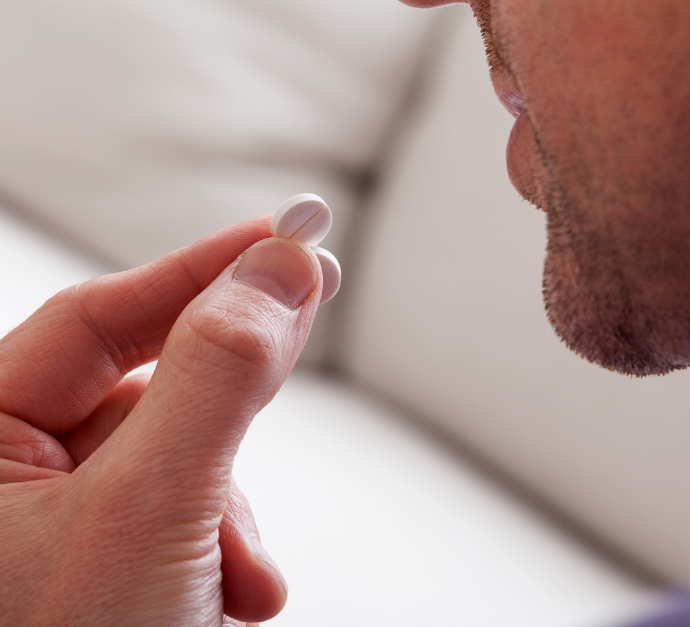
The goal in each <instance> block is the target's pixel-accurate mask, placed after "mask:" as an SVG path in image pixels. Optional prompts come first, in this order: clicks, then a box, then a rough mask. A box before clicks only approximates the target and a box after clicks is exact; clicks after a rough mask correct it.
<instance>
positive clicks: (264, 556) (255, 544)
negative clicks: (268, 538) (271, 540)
mask: <svg viewBox="0 0 690 627" xmlns="http://www.w3.org/2000/svg"><path fill="white" fill-rule="evenodd" d="M250 542H251V544H252V548H253V549H254V553H255V554H256V556H257V557H258V558H259V559H260V560H261V561H262V562H265V563H266V564H268V565H269V566H270V567H271V569H272V570H274V571H275V573H276V575H277V576H278V577H279V578H280V580H281V582H282V584H283V586H285V590H287V583H286V581H285V577H283V573H281V572H280V568H278V565H277V564H276V563H275V562H274V561H273V558H272V557H271V556H270V555H269V553H268V551H267V550H266V549H265V548H264V545H263V544H261V541H260V540H259V538H257V537H255V536H252V537H251V538H250Z"/></svg>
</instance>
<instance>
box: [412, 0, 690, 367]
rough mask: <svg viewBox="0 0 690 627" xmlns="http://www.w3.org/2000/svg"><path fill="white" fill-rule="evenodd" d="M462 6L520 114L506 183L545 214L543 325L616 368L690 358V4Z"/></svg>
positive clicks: (577, 0)
mask: <svg viewBox="0 0 690 627" xmlns="http://www.w3.org/2000/svg"><path fill="white" fill-rule="evenodd" d="M409 4H412V5H414V6H419V7H431V6H438V5H440V4H448V2H436V1H434V0H417V1H414V2H409ZM470 4H471V5H472V8H473V10H474V12H475V16H476V17H477V21H478V23H479V25H480V28H481V30H482V35H483V37H484V41H485V44H486V48H487V58H488V61H489V66H490V71H491V76H492V80H493V83H494V87H495V90H496V93H497V95H498V96H499V99H500V100H501V102H502V103H503V104H504V106H505V107H506V108H507V109H508V111H510V112H511V113H512V114H513V115H514V116H515V117H516V123H515V126H514V128H513V131H512V133H511V137H510V140H509V144H508V171H509V174H510V178H511V180H512V182H513V184H514V185H515V187H516V189H517V190H518V191H519V192H520V193H521V195H522V196H523V197H525V198H526V199H527V200H529V201H530V202H532V203H533V204H535V205H536V206H537V207H539V208H541V209H543V210H544V211H545V212H546V215H547V225H548V244H547V254H546V261H545V266H544V300H545V305H546V312H547V315H548V318H549V320H550V322H551V324H552V325H553V327H554V329H555V330H556V332H557V333H558V335H559V336H560V337H561V338H562V339H563V341H564V342H565V343H566V344H567V345H568V346H569V347H570V348H571V349H572V350H574V351H575V352H576V353H578V354H579V355H581V356H582V357H584V358H586V359H588V360H590V361H592V362H594V363H597V364H599V365H601V366H603V367H605V368H609V369H611V370H615V371H618V372H622V373H626V374H631V375H637V376H644V375H650V374H664V373H667V372H670V371H672V370H676V369H680V368H685V367H687V366H688V365H689V364H690V37H688V36H687V33H688V32H690V3H688V2H687V1H686V0H655V1H654V2H649V1H647V0H473V1H472V2H470Z"/></svg>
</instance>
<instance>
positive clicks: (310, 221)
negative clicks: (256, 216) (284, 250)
mask: <svg viewBox="0 0 690 627" xmlns="http://www.w3.org/2000/svg"><path fill="white" fill-rule="evenodd" d="M332 223H333V214H332V213H331V210H330V208H329V207H328V205H327V204H326V203H325V202H324V201H323V199H322V198H320V197H319V196H317V195H316V194H298V195H297V196H293V197H292V198H288V200H286V201H285V202H284V203H283V204H282V205H280V207H278V211H276V212H275V214H273V219H272V220H271V233H272V235H273V236H274V237H291V238H293V239H296V240H299V241H300V242H303V243H305V244H307V246H316V245H317V244H319V243H320V242H321V241H322V240H323V238H324V237H326V235H328V231H330V230H331V224H332Z"/></svg>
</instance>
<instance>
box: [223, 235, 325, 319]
mask: <svg viewBox="0 0 690 627" xmlns="http://www.w3.org/2000/svg"><path fill="white" fill-rule="evenodd" d="M235 279H237V280H238V281H242V283H247V284H248V285H251V286H252V287H255V288H256V289H258V290H261V291H262V292H264V293H265V294H268V295H269V296H272V297H273V298H275V299H276V300H277V301H278V302H280V303H282V304H283V305H285V306H286V307H289V308H290V309H297V308H298V307H299V306H300V305H301V304H302V303H303V302H304V299H305V298H306V297H307V296H309V294H310V292H311V291H312V290H313V289H314V285H315V284H316V272H315V270H314V266H313V265H312V262H311V259H310V258H309V257H308V256H307V254H306V253H305V252H304V251H303V250H302V249H301V248H300V247H299V246H298V245H297V244H294V243H292V242H290V241H288V240H285V239H277V238H271V239H266V240H264V241H262V242H259V243H258V244H254V246H252V247H251V248H250V249H249V250H248V251H247V252H246V253H245V254H244V257H242V260H241V261H240V264H239V266H238V267H237V270H236V272H235Z"/></svg>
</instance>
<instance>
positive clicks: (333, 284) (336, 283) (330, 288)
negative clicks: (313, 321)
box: [311, 246, 341, 303]
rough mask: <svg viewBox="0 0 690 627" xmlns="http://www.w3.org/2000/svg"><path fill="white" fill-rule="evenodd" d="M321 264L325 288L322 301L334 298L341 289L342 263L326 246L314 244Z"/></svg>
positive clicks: (313, 248)
mask: <svg viewBox="0 0 690 627" xmlns="http://www.w3.org/2000/svg"><path fill="white" fill-rule="evenodd" d="M311 249H312V250H313V251H314V254H315V255H316V258H317V259H318V260H319V263H320V264H321V274H322V275H323V290H322V291H321V303H325V302H327V301H329V300H331V298H333V297H334V296H335V295H336V294H337V293H338V290H339V289H340V274H341V273H340V264H339V263H338V260H337V259H336V258H335V257H334V256H333V255H332V254H331V253H329V252H328V251H327V250H326V249H325V248H319V247H318V246H312V248H311Z"/></svg>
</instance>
